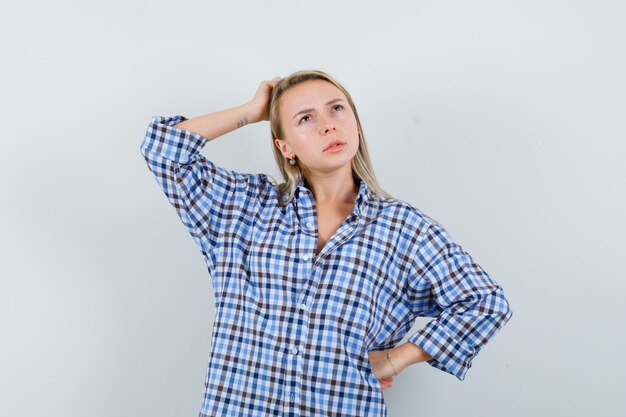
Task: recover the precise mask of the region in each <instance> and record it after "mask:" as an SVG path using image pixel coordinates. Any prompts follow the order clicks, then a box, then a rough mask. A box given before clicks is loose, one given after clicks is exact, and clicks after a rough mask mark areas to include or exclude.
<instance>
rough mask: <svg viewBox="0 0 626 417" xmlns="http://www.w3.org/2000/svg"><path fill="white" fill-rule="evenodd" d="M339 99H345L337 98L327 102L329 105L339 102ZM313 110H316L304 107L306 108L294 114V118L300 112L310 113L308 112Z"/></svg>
mask: <svg viewBox="0 0 626 417" xmlns="http://www.w3.org/2000/svg"><path fill="white" fill-rule="evenodd" d="M338 101H343V99H342V98H336V99H334V100H330V101H329V102H328V103H326V105H327V106H328V105H330V104H333V103H336V102H338ZM313 110H315V109H304V110H300V111H299V112H298V113H296V114H294V116H293V117H292V119H295V118H296V116H298V115H299V114H302V113H308V112H310V111H313Z"/></svg>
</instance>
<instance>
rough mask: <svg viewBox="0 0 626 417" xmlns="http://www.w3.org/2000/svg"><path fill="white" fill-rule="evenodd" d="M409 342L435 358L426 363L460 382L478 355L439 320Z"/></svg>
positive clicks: (412, 336)
mask: <svg viewBox="0 0 626 417" xmlns="http://www.w3.org/2000/svg"><path fill="white" fill-rule="evenodd" d="M407 340H408V341H409V342H412V343H415V344H416V345H417V346H419V347H421V348H422V349H424V350H425V351H426V353H428V354H429V355H430V356H432V357H433V358H432V359H429V360H428V361H426V362H427V363H428V364H429V365H431V366H433V367H435V368H437V369H440V370H442V371H445V372H447V373H449V374H452V375H454V376H456V377H457V378H458V379H459V381H463V380H464V379H465V374H466V373H467V371H468V370H469V368H471V367H472V359H473V358H474V356H475V355H476V351H475V350H474V349H472V348H471V347H469V346H468V345H467V343H464V342H462V341H460V340H458V339H456V338H454V336H452V335H451V334H450V332H448V331H447V330H446V328H445V327H444V325H443V324H442V323H440V322H439V321H438V320H437V319H433V320H431V321H430V322H428V323H427V324H426V326H424V328H422V329H421V330H418V331H417V332H415V333H414V334H412V335H411V336H410V337H409V338H408V339H407Z"/></svg>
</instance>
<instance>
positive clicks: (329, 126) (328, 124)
mask: <svg viewBox="0 0 626 417" xmlns="http://www.w3.org/2000/svg"><path fill="white" fill-rule="evenodd" d="M321 122H322V129H321V133H322V134H326V133H328V132H329V131H331V130H335V123H334V122H333V121H332V119H331V118H330V117H325V118H322V120H321Z"/></svg>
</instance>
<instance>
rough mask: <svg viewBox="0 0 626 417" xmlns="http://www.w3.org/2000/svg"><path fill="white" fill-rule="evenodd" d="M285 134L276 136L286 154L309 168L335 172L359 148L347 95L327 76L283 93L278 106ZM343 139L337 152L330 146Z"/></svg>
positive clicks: (276, 142) (349, 159)
mask: <svg viewBox="0 0 626 417" xmlns="http://www.w3.org/2000/svg"><path fill="white" fill-rule="evenodd" d="M278 111H279V114H280V120H281V124H282V128H283V135H284V138H278V139H276V140H275V144H276V146H278V148H279V149H280V150H281V152H282V153H283V155H285V156H286V157H291V156H293V155H295V156H296V159H297V160H298V159H299V160H300V161H299V163H301V164H304V166H305V167H306V169H307V170H309V171H311V170H312V171H319V172H327V173H328V172H332V171H334V170H336V169H337V168H339V167H341V166H343V165H345V164H349V163H350V161H351V160H352V158H353V157H354V155H356V152H357V150H358V146H359V133H358V128H357V123H356V118H355V116H354V113H353V112H352V109H351V108H350V105H349V104H348V100H347V99H346V96H345V95H344V94H343V93H342V92H341V90H339V89H338V88H337V87H335V86H334V85H333V84H331V83H329V82H327V81H324V80H309V81H305V82H303V83H300V84H298V85H297V86H295V87H292V88H290V89H289V90H287V91H286V92H284V93H283V96H282V97H281V100H280V106H279V109H278ZM334 140H338V141H340V142H342V143H344V145H343V148H342V149H340V150H337V151H336V152H328V151H327V150H326V148H327V146H328V145H329V144H330V143H331V142H332V141H334Z"/></svg>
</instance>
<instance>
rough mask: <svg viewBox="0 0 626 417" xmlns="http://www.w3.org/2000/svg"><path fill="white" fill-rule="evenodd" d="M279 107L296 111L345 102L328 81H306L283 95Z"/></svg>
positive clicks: (341, 94)
mask: <svg viewBox="0 0 626 417" xmlns="http://www.w3.org/2000/svg"><path fill="white" fill-rule="evenodd" d="M282 98H283V99H282V100H281V107H283V106H284V108H285V109H286V110H287V109H289V110H290V109H295V110H296V111H298V110H302V109H304V108H308V107H316V106H318V105H320V104H321V105H324V103H326V102H328V101H330V100H334V99H336V98H340V99H343V100H345V99H346V96H345V95H344V94H343V93H342V92H341V90H340V89H338V88H337V87H335V86H334V85H333V84H331V83H330V82H328V81H324V80H308V81H304V82H302V83H300V84H298V85H296V86H294V87H291V88H290V89H289V90H287V91H285V92H284V93H283V97H282Z"/></svg>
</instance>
